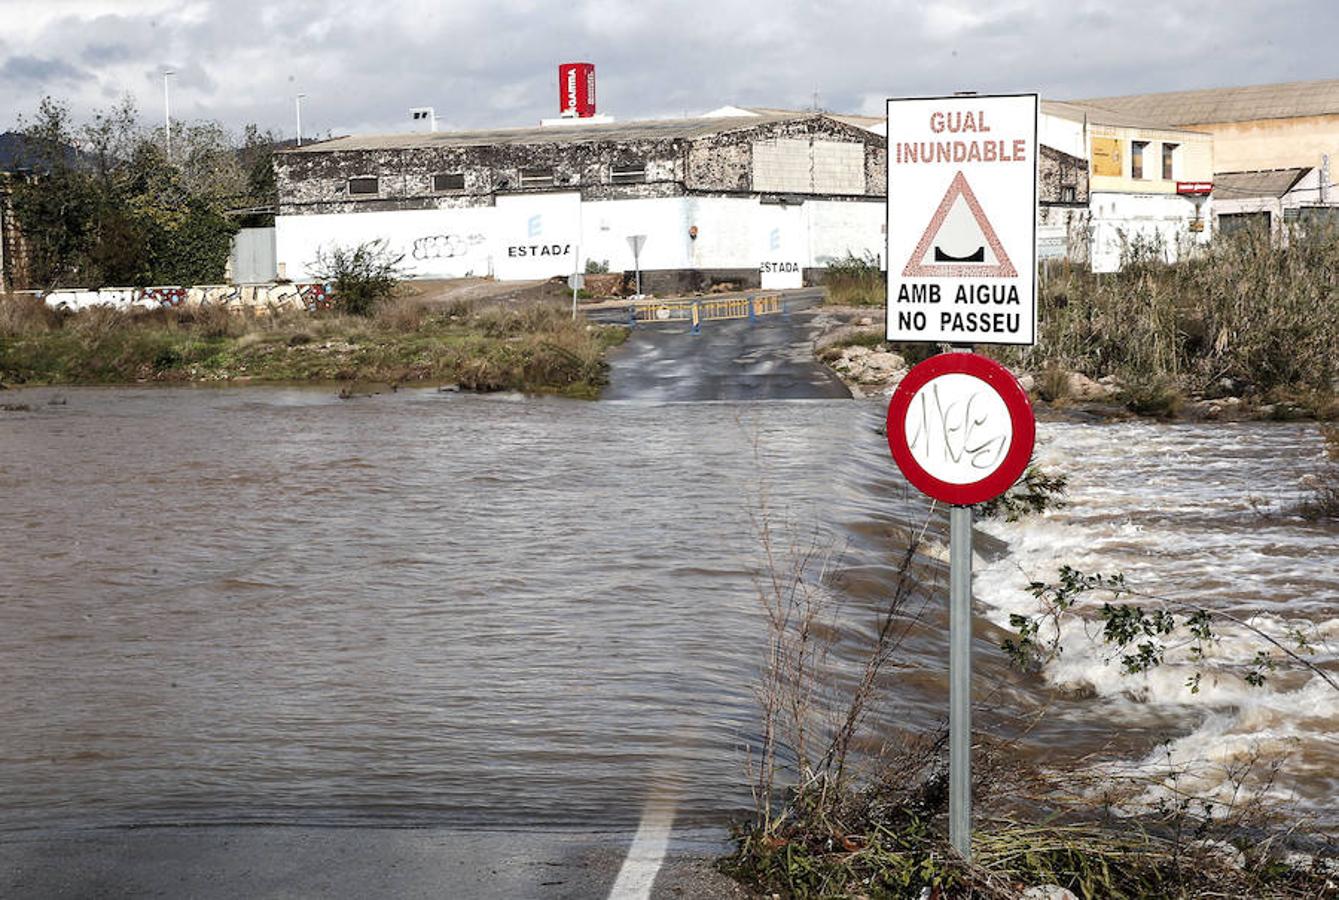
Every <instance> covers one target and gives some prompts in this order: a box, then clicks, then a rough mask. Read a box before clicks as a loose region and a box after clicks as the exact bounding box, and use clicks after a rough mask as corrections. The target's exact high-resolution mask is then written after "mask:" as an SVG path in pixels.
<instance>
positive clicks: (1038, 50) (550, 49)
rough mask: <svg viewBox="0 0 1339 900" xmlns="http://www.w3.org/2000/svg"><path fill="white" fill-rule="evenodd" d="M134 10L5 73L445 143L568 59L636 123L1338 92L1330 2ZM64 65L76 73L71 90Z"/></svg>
mask: <svg viewBox="0 0 1339 900" xmlns="http://www.w3.org/2000/svg"><path fill="white" fill-rule="evenodd" d="M37 4H38V0H33V8H34V9H37V8H39V7H38V5H37ZM124 9H125V7H124V6H121V5H119V4H115V3H113V2H111V0H109V2H108V4H107V7H106V9H105V10H104V11H103V13H102V14H101V15H97V16H90V17H85V18H84V19H77V18H73V17H71V18H67V19H63V20H58V21H55V22H53V23H52V24H51V25H50V26H49V27H48V28H47V29H46V31H45V32H44V33H42V34H40V35H38V36H37V37H35V38H33V39H32V40H31V41H30V42H28V43H23V42H21V41H16V40H15V39H14V38H13V37H12V36H11V35H6V40H7V41H9V42H10V46H9V47H8V48H7V51H6V50H5V49H0V65H2V66H5V67H8V66H11V65H14V66H18V67H19V68H20V69H24V66H25V63H24V62H23V61H24V60H27V70H26V71H28V72H29V74H30V75H31V73H32V71H33V70H32V63H34V62H36V63H41V64H46V65H48V66H55V67H57V68H54V69H49V70H48V72H47V75H46V76H45V78H44V79H39V80H44V82H45V84H48V85H50V84H57V86H58V87H61V88H65V89H68V90H69V91H70V92H71V94H72V95H71V96H70V97H69V98H68V99H69V100H70V101H71V104H72V106H73V108H74V109H75V111H76V113H77V114H78V113H79V112H81V111H84V110H86V109H87V108H89V107H91V106H95V105H101V104H100V102H99V97H98V95H97V91H98V89H103V90H105V89H106V88H107V86H108V85H112V86H113V87H114V88H115V89H116V91H118V92H119V91H120V90H126V89H129V90H132V91H135V92H136V93H137V95H138V98H139V101H140V106H141V108H142V109H144V110H145V111H146V117H147V118H152V117H153V115H154V113H153V112H151V111H157V110H161V102H162V101H161V79H160V78H159V77H158V76H157V73H156V67H157V66H158V65H160V64H162V63H164V62H169V61H171V62H174V63H177V64H178V71H179V72H180V73H181V74H180V75H179V76H178V78H177V79H176V81H175V82H174V85H173V94H172V108H173V114H174V116H181V117H183V118H185V117H203V118H214V119H219V120H221V121H223V122H224V123H225V124H227V125H229V126H230V127H233V128H239V127H240V126H241V125H242V124H244V123H246V122H251V121H255V122H257V123H259V124H260V125H261V126H262V127H269V128H275V129H277V130H281V131H283V132H284V133H285V134H291V133H292V130H293V97H294V95H295V94H296V93H297V92H299V91H301V92H303V93H305V94H306V95H307V97H306V99H305V100H304V101H303V124H304V130H305V131H306V132H307V133H308V134H311V133H314V132H325V131H326V130H327V129H329V130H333V131H335V132H346V131H350V130H371V129H375V130H402V129H405V128H408V127H409V122H408V119H407V115H408V113H407V110H408V108H409V107H410V106H414V105H420V104H431V105H433V106H435V107H436V109H437V113H438V118H439V120H440V121H441V122H442V123H443V126H444V127H456V128H471V127H495V126H506V125H527V124H531V123H533V122H535V121H536V120H538V119H539V118H540V117H541V116H546V115H552V114H553V113H554V112H555V111H556V109H557V87H556V77H557V72H556V69H557V65H558V63H560V62H562V61H564V60H568V59H586V60H589V61H591V62H594V63H595V64H596V66H597V70H598V74H599V82H598V84H599V104H600V108H601V109H602V110H603V111H607V112H611V113H613V114H615V115H617V116H618V117H619V118H621V119H625V120H626V119H632V118H644V117H653V116H663V115H679V114H680V113H682V112H684V111H688V112H690V113H691V112H700V111H703V110H706V109H709V108H711V107H714V106H719V105H722V104H725V103H741V104H746V105H749V104H751V105H768V106H790V107H800V106H807V105H808V104H809V103H810V102H811V99H812V96H813V92H814V91H815V89H817V90H818V91H819V93H820V102H821V104H822V105H823V106H825V107H827V108H830V109H837V110H848V111H857V110H860V109H862V108H863V109H865V110H866V111H872V109H877V108H878V105H879V104H878V102H877V101H876V100H872V99H871V98H877V97H880V96H898V95H906V94H918V93H941V92H944V91H952V90H959V89H975V90H979V91H983V92H988V91H993V90H1023V89H1036V90H1040V91H1041V92H1042V93H1043V94H1044V95H1046V96H1051V97H1057V98H1065V97H1083V96H1094V95H1100V94H1117V93H1133V92H1139V91H1152V90H1175V89H1183V88H1194V87H1206V86H1213V85H1222V84H1242V83H1251V82H1262V81H1283V80H1293V79H1304V78H1326V77H1334V74H1335V73H1334V71H1333V67H1332V65H1331V63H1330V59H1331V54H1330V52H1329V47H1328V44H1329V42H1330V40H1331V39H1332V35H1333V34H1335V33H1336V32H1337V31H1339V5H1337V4H1334V3H1333V2H1332V0H1278V2H1277V3H1276V5H1275V7H1274V9H1273V11H1272V12H1271V15H1270V16H1269V17H1268V18H1261V17H1260V16H1259V14H1258V6H1257V4H1255V3H1253V2H1252V0H1220V2H1215V3H1208V2H1199V0H1191V2H1190V3H1188V4H1186V5H1184V7H1183V10H1184V12H1185V16H1184V19H1183V20H1181V21H1178V22H1177V23H1176V27H1174V28H1173V27H1166V26H1167V23H1168V21H1169V20H1168V19H1166V17H1165V16H1164V13H1166V11H1167V9H1166V6H1165V2H1162V0H1157V2H1155V0H1126V2H1125V3H1124V4H1122V5H1120V6H1113V5H1112V4H1111V3H1110V2H1109V0H1068V2H1065V3H1055V2H1053V0H1001V2H998V3H994V4H987V3H981V2H976V3H974V4H973V5H971V6H969V5H968V4H967V3H966V2H958V0H937V2H936V0H931V2H928V3H927V2H920V0H882V2H875V0H868V2H862V0H829V3H827V4H825V5H823V6H821V7H820V6H817V5H814V4H812V3H809V2H805V0H774V2H773V3H771V4H769V5H768V6H767V7H766V9H765V11H760V8H759V7H758V6H757V5H756V3H752V2H745V0H707V2H701V0H699V2H695V3H685V2H672V0H625V2H617V0H592V2H585V3H583V2H581V0H572V2H569V3H568V4H564V5H563V6H561V7H559V8H556V9H553V8H550V7H548V6H547V5H536V4H533V3H522V2H508V0H487V2H486V0H454V2H452V3H439V4H432V5H429V4H423V3H413V4H412V10H413V12H414V13H415V15H411V13H410V12H409V11H408V10H409V9H410V7H409V6H408V5H406V6H401V5H400V4H399V2H398V0H380V2H379V4H378V6H377V11H376V13H375V14H373V13H372V12H370V11H369V7H368V6H367V5H366V4H364V3H360V2H355V0H322V2H317V0H290V2H287V3H284V4H274V3H272V2H270V0H227V2H224V0H208V2H206V3H204V4H203V5H202V6H201V5H194V6H193V7H192V9H193V10H194V12H193V13H192V14H191V15H190V16H184V15H179V14H177V13H162V14H159V15H157V16H156V17H155V19H154V21H152V22H150V20H149V19H147V18H145V17H136V16H134V15H126V14H124V13H123V10H124ZM931 9H936V10H938V12H937V13H935V15H937V16H938V18H936V19H934V20H933V22H932V21H931V17H930V14H929V13H928V12H927V11H928V10H931ZM968 9H972V10H978V11H980V14H979V17H973V16H964V15H961V11H962V10H968ZM955 11H956V12H955ZM93 23H96V27H92V26H93ZM1153 23H1157V24H1153ZM932 25H933V27H931V26H932ZM1271 44H1272V46H1271ZM52 46H64V47H70V48H72V50H71V54H70V55H69V56H68V57H67V59H68V60H71V61H72V62H73V63H76V64H79V65H81V66H84V67H86V68H89V69H92V70H93V72H95V73H96V76H97V84H96V85H94V84H92V83H84V82H79V83H76V82H75V81H74V80H71V79H70V76H71V74H72V72H73V73H79V72H80V70H79V69H77V68H75V66H74V65H72V64H71V63H70V62H64V63H63V62H62V61H61V59H60V58H59V57H57V58H55V59H45V57H46V56H47V55H48V54H47V53H46V51H44V50H42V49H40V48H46V47H52ZM1280 48H1287V52H1281V50H1280ZM6 52H7V53H8V54H11V55H8V56H7V55H6ZM61 65H65V66H67V67H68V68H69V69H70V70H72V71H66V72H64V77H65V78H66V80H65V81H62V82H58V81H55V80H54V79H56V78H59V77H61V76H60V70H59V67H60V66H61ZM146 72H147V73H150V74H147V75H146ZM85 77H87V76H85ZM19 84H20V88H19V89H18V90H14V91H9V92H6V93H5V96H4V98H3V99H0V119H4V118H8V119H10V120H12V119H13V117H14V115H15V114H16V113H18V112H22V111H26V110H29V109H31V108H32V107H33V106H35V104H36V100H37V98H38V96H40V94H39V93H38V92H37V91H38V88H39V85H37V84H35V82H34V81H33V80H32V78H31V77H30V78H29V79H28V80H27V81H23V82H20V83H19ZM5 104H13V105H12V106H6V105H5Z"/></svg>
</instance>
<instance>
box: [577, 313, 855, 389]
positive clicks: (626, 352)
mask: <svg viewBox="0 0 1339 900" xmlns="http://www.w3.org/2000/svg"><path fill="white" fill-rule="evenodd" d="M821 297H822V293H821V291H818V290H808V291H796V292H791V293H789V294H787V295H786V301H785V302H786V312H785V313H784V314H773V315H766V316H759V317H758V320H757V321H756V322H750V321H749V320H747V319H731V320H725V321H714V322H703V323H702V329H701V333H700V334H692V332H691V328H690V326H689V324H688V323H687V322H684V321H673V322H653V323H642V324H638V325H637V326H636V327H635V328H634V329H633V331H632V335H631V336H630V337H629V338H628V340H627V342H626V343H625V344H624V345H623V346H622V347H620V348H619V349H618V350H617V351H616V352H615V353H614V354H612V356H611V357H610V360H609V362H610V366H611V371H610V377H609V386H608V387H607V388H605V390H604V393H603V395H602V398H603V399H605V400H645V401H652V402H675V401H678V402H691V401H703V400H817V399H832V398H849V397H850V396H851V392H850V391H849V390H847V388H846V386H845V385H843V384H842V382H841V379H839V378H838V377H837V376H836V375H834V374H833V373H832V372H831V371H829V370H828V369H827V368H826V367H824V366H823V365H822V364H820V363H819V362H818V361H817V360H816V359H814V352H813V343H814V338H815V336H816V332H817V328H816V327H815V325H814V322H813V313H812V310H813V307H815V306H816V305H817V304H818V303H819V302H821Z"/></svg>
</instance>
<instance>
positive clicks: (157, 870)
mask: <svg viewBox="0 0 1339 900" xmlns="http://www.w3.org/2000/svg"><path fill="white" fill-rule="evenodd" d="M631 843H632V836H631V835H626V834H608V833H590V832H571V833H561V832H559V833H555V832H529V831H517V832H499V831H454V830H447V829H437V828H312V827H281V826H200V827H190V828H172V827H162V828H159V827H148V828H109V829H91V830H88V831H83V832H68V831H66V832H62V833H61V834H59V835H50V834H45V833H40V832H39V833H32V834H11V835H7V836H4V837H3V838H0V897H5V898H10V900H19V898H44V900H45V898H78V900H84V898H104V897H105V898H112V897H116V898H121V897H165V898H186V897H189V898H195V900H225V898H227V900H232V898H239V897H247V898H327V897H339V898H344V897H348V898H354V897H356V898H360V900H364V898H366V900H378V898H387V900H390V898H395V900H413V898H429V897H431V898H436V900H441V898H462V900H476V898H477V900H493V898H497V900H502V898H507V900H511V898H540V900H548V898H553V900H566V898H572V900H576V898H582V900H585V898H601V900H603V898H606V897H608V898H610V900H631V898H635V897H652V898H661V897H664V898H671V897H672V898H685V900H687V898H713V900H715V898H722V900H729V898H743V897H747V896H748V895H747V894H746V893H745V892H744V891H743V890H742V889H740V888H739V887H738V886H737V885H736V884H735V883H734V882H732V881H730V880H729V879H728V878H726V877H725V876H723V875H721V874H720V873H718V872H716V871H715V870H714V869H713V868H712V864H711V858H712V857H713V856H715V855H717V854H718V853H719V852H720V851H721V847H720V844H719V841H718V840H716V839H715V838H712V837H709V836H697V837H694V836H691V835H690V836H683V835H676V836H675V838H674V839H673V841H672V842H671V843H670V844H669V846H668V847H667V848H665V849H666V850H667V852H666V853H665V854H664V856H663V858H661V857H660V854H659V853H656V854H654V855H653V858H652V859H648V860H646V861H644V863H643V864H641V865H640V866H639V865H638V863H639V861H638V860H637V859H636V853H635V852H634V853H631V854H630V853H629V847H630V845H631Z"/></svg>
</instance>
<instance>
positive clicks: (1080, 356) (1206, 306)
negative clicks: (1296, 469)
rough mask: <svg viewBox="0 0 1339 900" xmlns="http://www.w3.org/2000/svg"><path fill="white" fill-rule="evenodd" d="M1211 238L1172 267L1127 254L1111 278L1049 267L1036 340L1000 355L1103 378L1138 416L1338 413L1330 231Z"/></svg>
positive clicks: (1154, 249)
mask: <svg viewBox="0 0 1339 900" xmlns="http://www.w3.org/2000/svg"><path fill="white" fill-rule="evenodd" d="M1284 237H1285V238H1286V239H1283V240H1281V239H1279V238H1278V237H1277V236H1275V237H1271V235H1270V234H1269V233H1268V232H1266V231H1263V230H1246V231H1243V232H1240V233H1237V234H1232V235H1224V236H1219V237H1217V238H1215V239H1214V240H1213V241H1212V242H1211V243H1209V244H1208V245H1207V246H1205V247H1204V248H1203V249H1202V250H1201V251H1200V252H1198V253H1196V254H1194V255H1193V256H1191V257H1190V258H1188V259H1185V260H1183V261H1181V262H1177V263H1167V262H1164V261H1163V254H1162V252H1161V248H1160V247H1158V246H1157V245H1156V244H1149V243H1145V244H1134V245H1132V246H1131V247H1130V248H1129V250H1128V252H1127V254H1126V259H1125V263H1124V266H1123V268H1122V270H1121V271H1120V272H1117V273H1113V274H1110V275H1093V274H1091V273H1089V272H1087V271H1083V270H1079V269H1076V268H1073V267H1065V266H1059V267H1053V268H1052V269H1051V270H1050V271H1049V273H1048V275H1047V278H1046V280H1045V283H1044V288H1043V290H1042V291H1041V303H1040V308H1039V328H1040V334H1039V339H1038V342H1037V345H1036V346H1035V347H1031V348H1018V349H1010V350H1006V351H1004V352H1002V353H1001V354H1000V355H1001V357H1002V358H1003V359H1004V360H1005V361H1006V362H1009V363H1011V364H1014V365H1016V366H1018V367H1019V368H1022V369H1025V370H1027V371H1031V372H1043V371H1045V370H1046V369H1048V368H1053V369H1058V370H1063V371H1068V372H1078V373H1081V374H1083V375H1085V376H1087V377H1088V378H1090V379H1094V380H1097V381H1102V380H1103V379H1108V380H1109V382H1110V383H1112V384H1114V385H1115V387H1116V389H1117V392H1118V393H1117V396H1118V397H1119V398H1120V399H1122V400H1124V401H1125V402H1126V404H1127V405H1129V406H1130V407H1131V408H1132V409H1135V410H1136V411H1139V412H1146V413H1154V414H1156V413H1159V412H1172V411H1175V408H1176V406H1177V405H1178V404H1179V403H1181V402H1183V401H1184V400H1185V399H1187V398H1192V397H1193V398H1202V399H1206V400H1215V399H1219V398H1223V397H1240V398H1245V399H1247V400H1248V401H1250V402H1251V403H1254V404H1256V405H1267V406H1268V407H1269V409H1268V410H1267V411H1266V412H1267V413H1272V414H1273V415H1275V416H1278V417H1303V416H1313V417H1322V418H1329V417H1333V416H1335V415H1336V413H1339V408H1336V401H1335V385H1336V382H1337V381H1339V350H1336V348H1339V232H1336V231H1335V229H1333V228H1327V227H1322V226H1313V227H1309V228H1295V229H1292V230H1290V231H1289V232H1288V233H1287V234H1286V235H1285V236H1284Z"/></svg>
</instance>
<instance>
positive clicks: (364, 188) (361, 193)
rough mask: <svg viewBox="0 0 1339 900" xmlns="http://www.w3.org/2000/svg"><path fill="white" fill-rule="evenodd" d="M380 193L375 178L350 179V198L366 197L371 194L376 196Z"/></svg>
mask: <svg viewBox="0 0 1339 900" xmlns="http://www.w3.org/2000/svg"><path fill="white" fill-rule="evenodd" d="M379 192H380V186H379V185H378V184H377V179H376V178H375V177H364V178H350V179H349V196H350V197H366V196H368V195H369V194H370V195H376V194H377V193H379Z"/></svg>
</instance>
